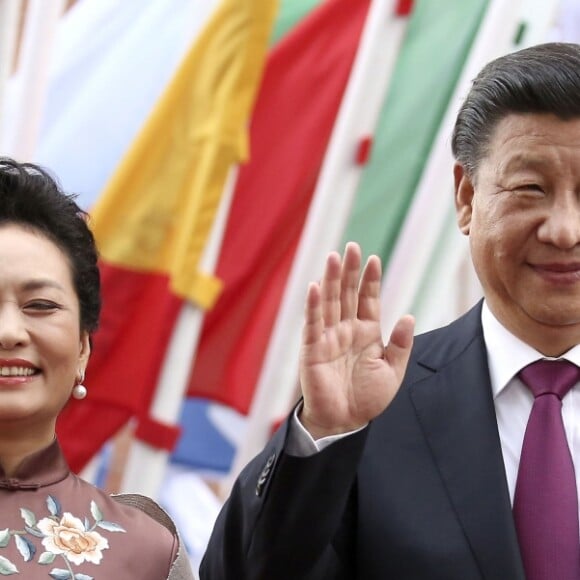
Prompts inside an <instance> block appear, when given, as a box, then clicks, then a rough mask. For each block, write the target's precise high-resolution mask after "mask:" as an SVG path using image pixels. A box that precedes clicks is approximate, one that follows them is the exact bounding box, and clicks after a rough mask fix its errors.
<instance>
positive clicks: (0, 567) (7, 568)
mask: <svg viewBox="0 0 580 580" xmlns="http://www.w3.org/2000/svg"><path fill="white" fill-rule="evenodd" d="M0 574H2V576H12V574H18V568H17V567H16V566H15V565H14V564H13V563H12V562H11V561H10V560H8V559H7V558H5V557H4V556H0Z"/></svg>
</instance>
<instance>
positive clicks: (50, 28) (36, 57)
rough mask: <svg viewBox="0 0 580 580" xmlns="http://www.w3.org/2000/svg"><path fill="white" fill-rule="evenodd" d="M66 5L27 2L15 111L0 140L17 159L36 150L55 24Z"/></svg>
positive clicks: (56, 1) (61, 1)
mask: <svg viewBox="0 0 580 580" xmlns="http://www.w3.org/2000/svg"><path fill="white" fill-rule="evenodd" d="M65 6H66V0H29V2H28V6H27V11H26V17H25V21H24V29H23V36H22V43H21V50H20V56H19V66H18V70H17V71H16V75H15V79H14V82H15V87H14V89H15V95H14V96H15V99H14V102H15V103H16V112H15V114H14V116H13V118H12V119H11V123H10V125H9V126H8V127H7V135H6V141H5V142H4V143H3V144H2V146H3V149H4V150H6V152H7V153H9V154H10V155H12V156H14V157H17V158H18V159H23V160H30V159H32V158H33V156H34V152H35V150H36V142H37V139H38V133H39V129H40V122H41V117H42V110H43V106H44V100H45V98H46V91H47V88H48V71H49V63H50V57H51V55H52V48H53V44H54V36H55V32H56V26H57V23H58V19H59V18H60V16H61V15H62V13H63V12H64V9H65Z"/></svg>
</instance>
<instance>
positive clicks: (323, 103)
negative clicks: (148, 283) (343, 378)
mask: <svg viewBox="0 0 580 580" xmlns="http://www.w3.org/2000/svg"><path fill="white" fill-rule="evenodd" d="M368 8H369V0H330V1H328V2H325V3H323V4H322V5H321V6H320V7H319V8H318V9H317V10H315V11H314V12H312V13H311V14H310V15H309V16H308V17H307V18H306V19H305V20H304V21H302V22H301V24H300V25H299V26H298V27H297V28H296V29H294V30H293V31H292V32H291V33H290V34H289V35H288V36H287V37H286V38H285V39H284V40H283V41H282V42H281V43H280V44H279V45H278V46H277V47H276V48H275V49H274V51H273V52H272V54H271V55H270V58H269V60H268V63H267V66H266V71H265V74H264V78H263V82H262V87H261V90H260V93H259V95H258V100H257V103H256V107H255V109H254V114H253V117H252V124H251V131H250V135H251V137H250V139H251V150H252V160H251V162H250V163H249V164H248V165H247V166H245V167H243V168H242V170H241V171H240V174H239V178H238V182H237V185H236V190H235V192H234V199H233V203H232V207H231V211H230V216H229V221H228V224H227V228H226V233H225V238H224V241H223V246H222V251H221V255H220V259H219V263H218V266H217V269H216V275H217V276H218V277H219V278H220V279H221V280H222V281H223V283H224V291H223V292H222V294H221V296H220V298H219V299H218V301H217V303H216V305H215V306H214V308H213V309H212V310H211V311H210V312H209V313H208V314H207V315H206V318H205V322H204V327H203V330H202V335H201V340H200V343H199V346H198V352H197V357H196V361H195V365H194V369H193V372H192V376H191V379H190V387H189V395H190V396H200V397H207V398H209V399H213V400H216V401H220V402H222V403H225V404H226V405H229V406H232V407H234V408H235V409H237V410H239V411H241V412H243V413H246V412H247V411H248V408H249V406H250V403H251V400H252V396H253V393H254V389H255V386H256V382H257V378H258V375H259V372H260V368H261V365H262V360H263V357H264V353H265V350H266V345H267V343H268V340H269V338H270V333H271V330H272V326H273V323H274V320H275V317H276V313H277V310H278V307H279V305H280V300H281V296H282V292H283V289H284V286H285V284H286V280H287V277H288V273H289V270H290V266H291V264H292V260H293V259H294V254H295V251H296V247H297V244H298V240H299V238H300V235H301V232H302V226H303V224H304V220H305V218H306V214H307V211H308V207H309V205H310V202H311V199H312V194H313V191H314V186H315V184H316V180H317V178H318V174H319V171H320V167H321V165H322V161H323V158H324V154H325V151H326V146H327V144H328V141H329V138H330V134H331V131H332V128H333V125H334V122H335V119H336V116H337V113H338V110H339V106H340V103H341V100H342V96H343V93H344V90H345V88H346V85H347V81H348V78H349V75H350V71H351V66H352V63H353V60H354V56H355V54H356V50H357V47H358V43H359V38H360V35H361V32H362V28H363V25H364V21H365V17H366V14H367V11H368ZM272 388H275V385H273V387H272Z"/></svg>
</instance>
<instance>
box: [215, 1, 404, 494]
mask: <svg viewBox="0 0 580 580" xmlns="http://www.w3.org/2000/svg"><path fill="white" fill-rule="evenodd" d="M395 5H396V2H394V1H393V0H374V1H373V2H372V4H371V6H370V8H369V13H368V15H367V18H366V22H365V26H364V29H363V32H362V37H361V41H360V44H359V48H358V51H357V54H356V58H355V61H354V64H353V69H352V73H351V75H350V79H349V82H348V86H347V89H346V91H345V95H344V97H343V101H342V104H341V107H340V111H339V114H338V118H337V121H336V124H335V127H334V129H333V133H332V137H331V140H330V144H329V147H328V151H327V154H326V157H325V159H324V163H323V167H322V169H321V174H320V177H319V180H318V183H317V186H316V190H315V192H314V196H313V202H312V205H311V207H310V210H309V213H308V216H307V218H306V223H305V225H304V229H303V234H302V237H301V239H300V243H299V245H298V249H297V251H296V256H295V258H294V262H293V265H292V270H291V272H290V275H289V279H288V283H287V286H286V289H285V292H284V296H283V299H282V303H281V307H280V312H279V314H278V317H277V319H276V322H275V325H274V329H273V331H272V338H271V340H270V343H269V345H268V350H267V353H266V356H265V359H264V363H263V367H262V370H261V373H260V377H259V379H258V384H257V387H256V392H255V394H254V398H253V401H252V405H251V408H250V412H249V415H248V421H247V431H246V435H245V437H244V441H243V443H242V444H241V446H240V447H239V449H238V451H237V453H236V457H235V460H234V464H233V467H232V470H231V472H230V475H229V477H228V480H227V481H226V482H224V488H223V491H224V492H225V493H227V490H228V489H229V487H230V486H231V483H232V481H233V479H235V477H236V476H237V475H238V473H239V472H240V470H241V469H242V467H243V466H244V465H245V464H246V463H247V462H248V461H249V460H250V459H251V458H252V457H253V456H254V455H255V454H256V453H257V452H258V451H259V450H260V449H261V448H262V447H263V445H264V443H265V442H266V441H267V439H268V438H269V435H270V433H271V429H272V426H273V425H274V422H275V421H276V420H278V419H279V418H280V417H281V416H282V415H283V414H285V413H286V412H287V411H288V409H289V408H290V405H291V404H292V400H293V398H294V397H295V393H296V387H297V376H298V369H297V362H298V351H299V347H300V333H301V328H302V320H303V309H304V298H305V295H306V288H307V286H308V283H309V282H310V281H311V280H315V279H317V278H318V277H319V276H320V272H321V269H322V267H323V265H324V260H325V257H326V255H327V253H328V252H329V251H331V250H333V249H336V247H337V245H338V244H339V243H340V241H341V237H342V234H343V231H344V228H345V226H346V222H347V219H348V215H349V212H350V208H351V204H352V200H353V198H354V194H355V192H356V189H357V186H358V183H359V180H360V176H361V173H362V168H361V166H359V165H357V164H356V161H355V160H356V151H357V145H358V142H359V140H360V139H361V137H365V136H368V135H372V134H373V132H374V129H375V126H376V123H377V120H378V116H379V113H380V109H381V106H382V103H383V101H384V97H385V94H386V92H387V89H388V86H389V81H390V79H391V77H392V72H393V69H394V66H395V63H396V60H397V56H398V53H399V48H400V45H401V43H402V40H403V36H404V33H405V30H406V26H407V21H408V18H406V17H400V18H398V17H395V16H394V11H395Z"/></svg>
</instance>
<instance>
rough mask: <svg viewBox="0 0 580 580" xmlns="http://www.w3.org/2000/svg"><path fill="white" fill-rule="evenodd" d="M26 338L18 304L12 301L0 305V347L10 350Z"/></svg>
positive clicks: (26, 334)
mask: <svg viewBox="0 0 580 580" xmlns="http://www.w3.org/2000/svg"><path fill="white" fill-rule="evenodd" d="M27 340H28V332H27V330H26V325H25V323H24V320H23V319H22V314H21V312H20V309H19V308H18V306H17V305H15V304H12V303H7V304H4V305H2V306H0V348H1V349H5V350H11V349H13V348H15V347H16V346H19V345H22V344H25V343H26V342H27Z"/></svg>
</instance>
